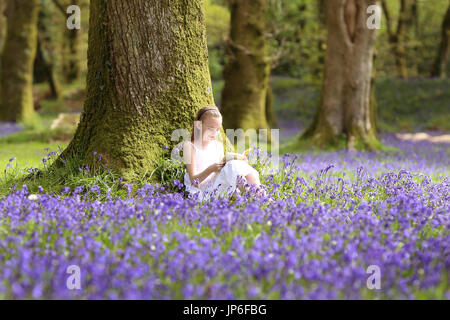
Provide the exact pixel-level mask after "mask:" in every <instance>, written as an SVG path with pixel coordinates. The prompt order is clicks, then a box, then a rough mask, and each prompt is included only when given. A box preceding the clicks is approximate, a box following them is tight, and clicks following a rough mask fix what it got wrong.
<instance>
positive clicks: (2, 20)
mask: <svg viewBox="0 0 450 320" xmlns="http://www.w3.org/2000/svg"><path fill="white" fill-rule="evenodd" d="M5 8H6V1H5V0H0V56H1V54H2V51H3V44H4V42H5V36H6V17H5V15H4V11H5ZM0 70H1V69H0Z"/></svg>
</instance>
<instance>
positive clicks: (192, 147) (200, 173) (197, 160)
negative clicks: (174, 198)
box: [183, 107, 273, 202]
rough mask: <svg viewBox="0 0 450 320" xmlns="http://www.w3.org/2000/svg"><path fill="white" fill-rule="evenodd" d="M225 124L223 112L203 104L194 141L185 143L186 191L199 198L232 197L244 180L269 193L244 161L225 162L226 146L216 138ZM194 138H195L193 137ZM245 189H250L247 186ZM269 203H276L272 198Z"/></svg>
mask: <svg viewBox="0 0 450 320" xmlns="http://www.w3.org/2000/svg"><path fill="white" fill-rule="evenodd" d="M221 127H222V115H221V114H220V112H219V109H217V108H216V107H204V108H202V109H200V110H199V111H198V112H197V114H196V117H195V121H194V126H193V131H192V136H191V141H186V142H185V143H184V145H183V160H184V163H185V165H186V169H187V173H186V174H185V176H184V184H185V186H186V191H187V192H189V193H190V194H198V196H199V198H198V199H199V200H200V201H203V200H207V199H210V198H211V197H222V196H232V195H233V194H234V193H235V191H236V188H239V189H241V191H242V190H243V188H244V187H245V184H244V183H245V181H243V179H245V180H246V181H247V182H248V183H249V184H250V185H253V186H254V187H255V189H257V192H258V194H259V195H266V193H265V191H264V189H262V187H261V183H260V181H259V173H258V171H256V170H255V169H254V168H253V167H251V166H250V165H249V164H248V160H247V157H244V159H243V160H230V161H224V160H223V159H224V148H223V145H222V143H220V142H219V141H217V140H216V137H217V136H218V134H219V132H220V128H221ZM194 138H195V139H194ZM245 190H246V191H249V190H250V188H249V187H248V186H247V187H245ZM269 202H273V199H272V198H269Z"/></svg>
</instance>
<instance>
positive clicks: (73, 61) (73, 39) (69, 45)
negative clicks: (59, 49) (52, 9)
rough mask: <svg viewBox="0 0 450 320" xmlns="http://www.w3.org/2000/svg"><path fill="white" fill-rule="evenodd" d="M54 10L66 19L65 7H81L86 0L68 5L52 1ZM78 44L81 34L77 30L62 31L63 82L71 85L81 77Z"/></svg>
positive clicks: (75, 1) (66, 29)
mask: <svg viewBox="0 0 450 320" xmlns="http://www.w3.org/2000/svg"><path fill="white" fill-rule="evenodd" d="M53 3H54V4H55V6H56V8H58V10H59V11H60V12H61V13H62V14H63V16H64V17H67V16H68V15H67V12H66V10H67V7H68V6H69V5H78V6H80V7H81V6H82V5H84V4H85V3H86V0H71V1H70V3H69V4H64V2H63V1H60V0H53ZM80 42H81V32H80V30H78V29H73V30H70V29H68V28H65V29H64V38H63V51H64V56H63V63H62V73H63V75H64V80H65V81H66V83H72V82H74V81H76V80H77V79H78V78H79V77H80V75H81V66H80V64H81V61H80Z"/></svg>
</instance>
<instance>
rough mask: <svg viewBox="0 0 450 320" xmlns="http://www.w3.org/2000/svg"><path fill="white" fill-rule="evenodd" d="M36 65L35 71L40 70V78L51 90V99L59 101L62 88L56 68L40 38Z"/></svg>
mask: <svg viewBox="0 0 450 320" xmlns="http://www.w3.org/2000/svg"><path fill="white" fill-rule="evenodd" d="M34 63H35V68H34V69H35V71H36V70H40V73H41V75H40V77H42V78H43V80H45V81H47V82H48V86H49V88H50V96H49V98H51V99H58V98H59V97H60V96H61V88H60V86H59V82H58V79H57V77H56V74H55V68H54V66H53V62H52V61H51V59H49V57H48V54H47V53H46V52H45V51H44V48H43V46H42V41H41V40H40V39H39V37H38V44H37V50H36V59H35V62H34Z"/></svg>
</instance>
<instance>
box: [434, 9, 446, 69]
mask: <svg viewBox="0 0 450 320" xmlns="http://www.w3.org/2000/svg"><path fill="white" fill-rule="evenodd" d="M449 56H450V4H449V7H448V9H447V13H446V14H445V17H444V21H443V22H442V37H441V44H440V46H439V51H438V54H437V56H436V60H435V62H434V65H433V70H432V72H431V75H432V76H433V77H441V78H445V77H446V76H447V74H446V71H447V64H448V59H449Z"/></svg>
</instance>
